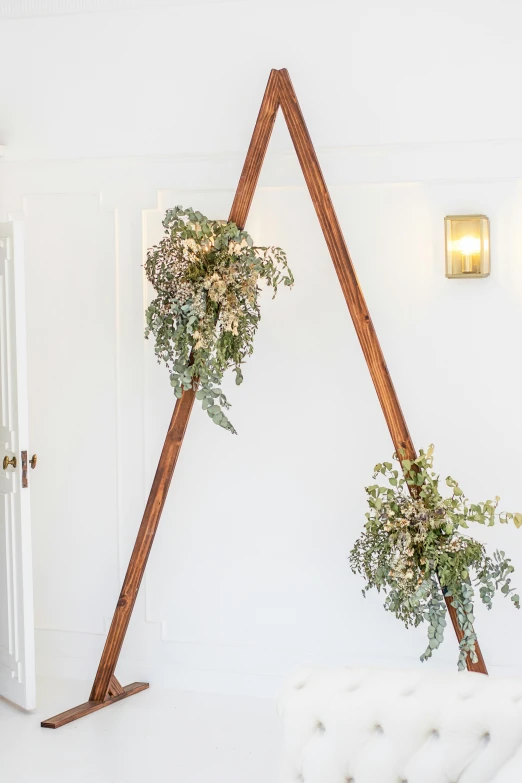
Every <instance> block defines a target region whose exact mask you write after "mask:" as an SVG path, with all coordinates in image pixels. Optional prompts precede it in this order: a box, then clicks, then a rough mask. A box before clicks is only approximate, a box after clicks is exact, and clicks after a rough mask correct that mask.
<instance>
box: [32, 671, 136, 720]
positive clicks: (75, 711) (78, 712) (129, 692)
mask: <svg viewBox="0 0 522 783" xmlns="http://www.w3.org/2000/svg"><path fill="white" fill-rule="evenodd" d="M148 687H149V684H148V682H133V683H132V685H126V686H125V688H122V692H121V693H119V694H117V695H116V696H111V697H110V698H108V699H107V700H105V701H86V702H85V703H84V704H79V705H78V707H73V708H72V709H70V710H66V711H65V712H60V714H59V715H55V716H54V718H48V719H47V720H43V721H42V722H41V724H40V725H41V726H42V728H44V729H59V728H60V727H61V726H65V725H66V724H67V723H72V722H73V720H78V718H84V717H85V716H86V715H90V714H91V712H97V711H98V710H102V709H103V708H104V707H108V706H109V705H111V704H114V703H115V702H117V701H121V700H122V699H126V698H127V697H128V696H134V694H135V693H140V692H141V691H145V690H147V688H148Z"/></svg>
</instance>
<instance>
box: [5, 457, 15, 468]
mask: <svg viewBox="0 0 522 783" xmlns="http://www.w3.org/2000/svg"><path fill="white" fill-rule="evenodd" d="M9 465H11V466H12V467H13V468H16V457H12V459H9V457H4V462H3V466H4V470H7V468H8V467H9Z"/></svg>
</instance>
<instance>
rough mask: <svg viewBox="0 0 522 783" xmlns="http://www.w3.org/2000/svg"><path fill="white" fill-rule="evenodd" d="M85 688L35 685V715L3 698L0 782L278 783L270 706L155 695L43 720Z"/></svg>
mask: <svg viewBox="0 0 522 783" xmlns="http://www.w3.org/2000/svg"><path fill="white" fill-rule="evenodd" d="M88 692H89V683H78V682H73V681H65V680H60V681H53V680H46V681H42V682H40V683H39V691H38V704H39V707H38V709H37V710H36V711H35V712H33V713H24V712H23V711H21V710H19V709H17V708H15V707H14V706H13V705H11V704H9V703H7V702H5V701H2V700H1V699H0V781H1V782H2V783H170V782H171V781H172V783H174V782H175V783H276V781H277V768H278V758H279V753H280V743H281V735H280V726H279V720H278V718H277V715H276V705H275V702H273V701H271V700H269V699H256V698H251V697H241V696H221V695H217V694H207V693H192V692H184V691H168V690H161V689H158V688H151V689H150V690H148V691H144V692H143V693H139V694H137V695H136V696H133V697H132V698H129V699H126V700H125V701H123V702H120V703H119V704H113V705H112V706H110V707H108V708H107V709H103V710H100V711H99V712H97V713H95V714H93V715H90V716H88V717H86V718H82V719H81V720H79V721H76V722H74V723H70V724H69V725H67V726H63V727H62V728H61V729H57V730H52V729H42V728H40V721H41V720H42V719H44V718H48V717H50V716H52V715H53V714H55V713H57V712H61V711H63V710H65V709H68V708H69V707H72V706H75V705H76V704H80V703H81V702H83V701H85V700H86V694H88Z"/></svg>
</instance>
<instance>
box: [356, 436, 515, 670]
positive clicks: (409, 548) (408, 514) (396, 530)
mask: <svg viewBox="0 0 522 783" xmlns="http://www.w3.org/2000/svg"><path fill="white" fill-rule="evenodd" d="M394 459H396V460H397V462H399V465H398V468H399V469H398V470H397V469H394V467H393V464H392V463H391V462H384V463H382V464H378V465H376V466H375V472H374V476H373V478H374V480H375V479H376V478H378V477H380V476H384V477H385V478H386V479H387V481H388V486H385V487H382V486H379V485H378V484H373V485H372V486H369V487H366V493H367V495H368V504H369V507H370V510H369V512H368V513H367V514H366V518H367V522H366V525H365V530H364V532H363V533H362V535H361V536H360V537H359V539H358V540H357V541H356V543H355V546H354V548H353V549H352V551H351V554H350V564H351V567H352V570H353V571H354V573H359V574H361V575H362V576H363V577H364V579H365V580H366V587H365V588H364V590H363V595H365V594H366V592H367V590H369V589H371V588H373V587H375V588H376V589H377V590H378V591H381V590H383V592H384V593H385V594H386V599H385V602H384V608H385V609H387V610H388V611H391V612H393V613H394V614H395V615H396V617H397V618H398V619H400V620H402V622H403V623H404V624H405V626H406V627H407V628H408V627H410V626H418V625H419V624H420V623H422V622H427V623H428V639H429V641H428V647H427V649H426V651H425V652H424V653H423V654H422V656H421V660H426V659H427V658H429V657H430V656H431V655H432V653H433V650H435V649H436V648H437V647H438V646H439V645H440V643H441V642H442V640H443V637H444V628H445V626H446V604H445V600H444V598H445V596H447V597H449V598H450V599H451V602H452V604H453V606H454V607H455V609H456V612H457V619H458V622H459V625H460V628H461V629H462V631H463V633H464V636H463V638H462V640H461V642H460V652H459V659H458V667H459V669H464V668H465V667H466V659H467V656H468V655H469V656H470V658H471V660H472V661H473V662H475V663H476V662H477V654H476V650H475V642H476V639H477V637H476V636H475V632H474V629H473V622H474V619H475V618H474V616H473V600H474V597H475V589H477V588H478V591H479V595H480V598H481V600H482V601H483V603H484V604H485V605H486V606H487V607H488V609H490V608H491V602H492V598H493V595H494V594H495V592H496V591H497V590H498V589H499V588H500V590H501V592H502V593H504V595H506V596H507V595H510V596H511V600H512V601H513V603H514V604H515V606H516V607H517V608H520V599H519V596H518V595H517V594H516V593H515V591H514V589H513V588H512V587H511V579H510V574H512V573H513V570H514V569H513V566H512V565H511V561H510V560H509V559H508V558H507V557H506V556H505V553H504V552H499V551H496V552H494V553H493V555H492V556H491V557H490V556H489V555H487V553H486V550H485V547H484V546H483V545H482V544H481V543H479V542H478V541H475V540H474V539H473V538H470V537H469V536H467V535H465V534H464V533H463V532H462V530H461V529H462V528H468V526H469V523H470V522H478V523H479V524H488V525H493V524H494V523H495V520H496V519H498V520H499V521H500V522H503V523H506V522H509V521H510V520H512V521H513V522H514V524H515V525H516V526H517V527H520V526H521V525H522V514H511V513H499V512H498V511H497V508H498V502H499V498H498V497H496V498H495V500H494V501H492V500H487V501H486V502H485V503H476V504H475V503H470V502H469V501H468V499H467V498H466V497H464V494H463V491H462V490H461V488H460V487H459V485H458V484H457V482H456V481H455V480H454V479H452V478H451V477H448V478H447V479H446V485H447V486H448V487H449V488H450V491H451V494H450V495H449V496H446V497H444V496H443V495H442V494H441V492H440V490H439V476H438V475H437V474H436V473H435V472H434V471H433V469H432V468H433V446H430V448H429V449H428V450H427V452H423V451H421V452H420V455H419V457H417V459H415V460H414V461H412V460H407V459H402V460H398V459H397V457H396V455H395V457H394ZM401 468H402V469H401Z"/></svg>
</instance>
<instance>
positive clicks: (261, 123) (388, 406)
mask: <svg viewBox="0 0 522 783" xmlns="http://www.w3.org/2000/svg"><path fill="white" fill-rule="evenodd" d="M279 107H281V109H282V111H283V115H284V118H285V120H286V124H287V126H288V130H289V131H290V136H291V137H292V141H293V144H294V147H295V151H296V153H297V157H298V158H299V163H300V164H301V169H302V171H303V174H304V178H305V180H306V184H307V186H308V190H309V192H310V196H311V199H312V201H313V204H314V207H315V211H316V213H317V217H318V218H319V223H320V224H321V228H322V230H323V234H324V238H325V240H326V244H327V245H328V250H329V251H330V255H331V257H332V261H333V263H334V266H335V270H336V272H337V276H338V278H339V282H340V284H341V288H342V291H343V294H344V298H345V300H346V304H347V305H348V309H349V311H350V315H351V317H352V320H353V324H354V326H355V331H356V332H357V336H358V338H359V342H360V344H361V348H362V350H363V353H364V358H365V359H366V363H367V365H368V369H369V371H370V375H371V377H372V380H373V383H374V386H375V390H376V392H377V396H378V397H379V402H380V404H381V407H382V411H383V413H384V417H385V419H386V423H387V425H388V429H389V431H390V435H391V438H392V441H393V445H394V447H395V450H396V451H397V453H399V452H400V450H401V449H402V450H404V452H405V458H407V459H410V460H411V459H415V456H416V454H415V449H414V446H413V443H412V440H411V438H410V433H409V432H408V427H407V425H406V421H405V419H404V416H403V413H402V410H401V406H400V404H399V400H398V398H397V394H396V392H395V389H394V387H393V383H392V380H391V377H390V374H389V372H388V368H387V366H386V362H385V360H384V356H383V353H382V350H381V346H380V344H379V340H378V338H377V334H376V332H375V329H374V327H373V323H372V320H371V318H370V314H369V312H368V308H367V306H366V302H365V300H364V296H363V294H362V291H361V288H360V286H359V283H358V281H357V276H356V274H355V271H354V268H353V264H352V260H351V258H350V254H349V252H348V248H347V247H346V242H345V241H344V237H343V234H342V231H341V227H340V225H339V221H338V220H337V216H336V214H335V210H334V207H333V204H332V200H331V198H330V194H329V193H328V188H327V187H326V182H325V181H324V177H323V175H322V172H321V168H320V166H319V161H318V159H317V156H316V154H315V150H314V148H313V144H312V140H311V138H310V136H309V133H308V130H307V128H306V123H305V121H304V117H303V115H302V113H301V109H300V107H299V103H298V101H297V97H296V94H295V92H294V89H293V87H292V82H291V81H290V76H289V74H288V71H287V70H286V69H285V68H283V69H282V70H279V71H277V70H273V71H272V72H271V74H270V78H269V80H268V84H267V87H266V90H265V95H264V98H263V102H262V104H261V109H260V110H259V116H258V118H257V122H256V125H255V128H254V133H253V135H252V140H251V142H250V146H249V148H248V153H247V156H246V160H245V163H244V166H243V171H242V173H241V178H240V180H239V184H238V186H237V190H236V194H235V197H234V202H233V204H232V209H231V210H230V216H229V221H233V222H234V223H236V224H237V225H238V226H239V227H240V228H244V226H245V223H246V220H247V216H248V213H249V210H250V205H251V203H252V199H253V197H254V192H255V189H256V186H257V182H258V179H259V174H260V172H261V168H262V165H263V161H264V158H265V154H266V150H267V147H268V143H269V141H270V137H271V135H272V129H273V127H274V122H275V118H276V115H277V111H278V109H279ZM194 397H195V392H194V391H193V390H190V391H186V392H184V393H183V395H182V397H181V398H180V399H179V400H178V401H177V402H176V406H175V408H174V413H173V415H172V419H171V422H170V425H169V429H168V432H167V436H166V438H165V443H164V446H163V450H162V452H161V456H160V460H159V464H158V468H157V470H156V475H155V477H154V482H153V484H152V488H151V491H150V495H149V499H148V502H147V506H146V508H145V512H144V514H143V519H142V522H141V525H140V528H139V531H138V536H137V538H136V543H135V545H134V549H133V552H132V555H131V558H130V562H129V566H128V569H127V573H126V575H125V579H124V582H123V586H122V589H121V593H120V596H119V599H118V602H117V604H116V609H115V611H114V616H113V619H112V624H111V627H110V630H109V633H108V636H107V640H106V642H105V647H104V650H103V653H102V656H101V659H100V663H99V666H98V671H97V674H96V677H95V680H94V684H93V686H92V691H91V695H90V698H89V701H88V702H86V703H85V704H81V705H80V706H79V707H74V708H73V709H71V710H67V711H66V712H63V713H61V714H60V715H56V716H55V717H54V718H50V719H49V720H45V721H43V722H42V726H44V727H47V728H53V729H56V728H59V727H60V726H63V725H64V724H66V723H70V722H71V721H73V720H76V719H78V718H81V717H83V716H84V715H88V714H89V713H90V712H94V711H96V710H99V709H101V708H102V707H106V706H108V705H109V704H112V703H113V702H115V701H119V700H120V699H124V698H126V697H127V696H132V695H133V694H134V693H138V692H139V691H142V690H144V689H145V688H148V684H147V683H143V682H135V683H133V684H132V685H127V686H126V687H125V688H123V687H122V686H121V685H120V683H119V682H118V680H117V679H116V677H115V674H114V672H115V669H116V664H117V662H118V658H119V655H120V651H121V648H122V645H123V641H124V639H125V634H126V632H127V627H128V624H129V621H130V618H131V615H132V610H133V608H134V603H135V601H136V596H137V594H138V590H139V588H140V584H141V580H142V577H143V574H144V571H145V567H146V564H147V560H148V557H149V554H150V551H151V548H152V543H153V541H154V536H155V534H156V530H157V528H158V524H159V520H160V517H161V512H162V510H163V506H164V504H165V500H166V497H167V493H168V490H169V486H170V482H171V480H172V476H173V474H174V469H175V467H176V462H177V459H178V455H179V452H180V449H181V445H182V443H183V437H184V435H185V431H186V428H187V423H188V420H189V417H190V413H191V411H192V406H193V404H194ZM446 604H447V606H448V611H449V614H450V617H451V620H452V623H453V627H454V629H455V633H456V634H457V638H458V639H459V641H460V639H461V638H462V635H463V634H462V631H461V630H460V628H459V625H458V622H457V617H456V612H455V609H454V608H453V607H452V606H451V603H450V600H449V599H446ZM476 650H477V656H478V663H476V664H474V663H472V662H471V660H470V659H469V657H468V660H467V667H468V669H470V670H472V671H477V672H482V673H484V674H487V670H486V666H485V663H484V659H483V657H482V654H481V652H480V648H479V646H478V643H477V644H476Z"/></svg>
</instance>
